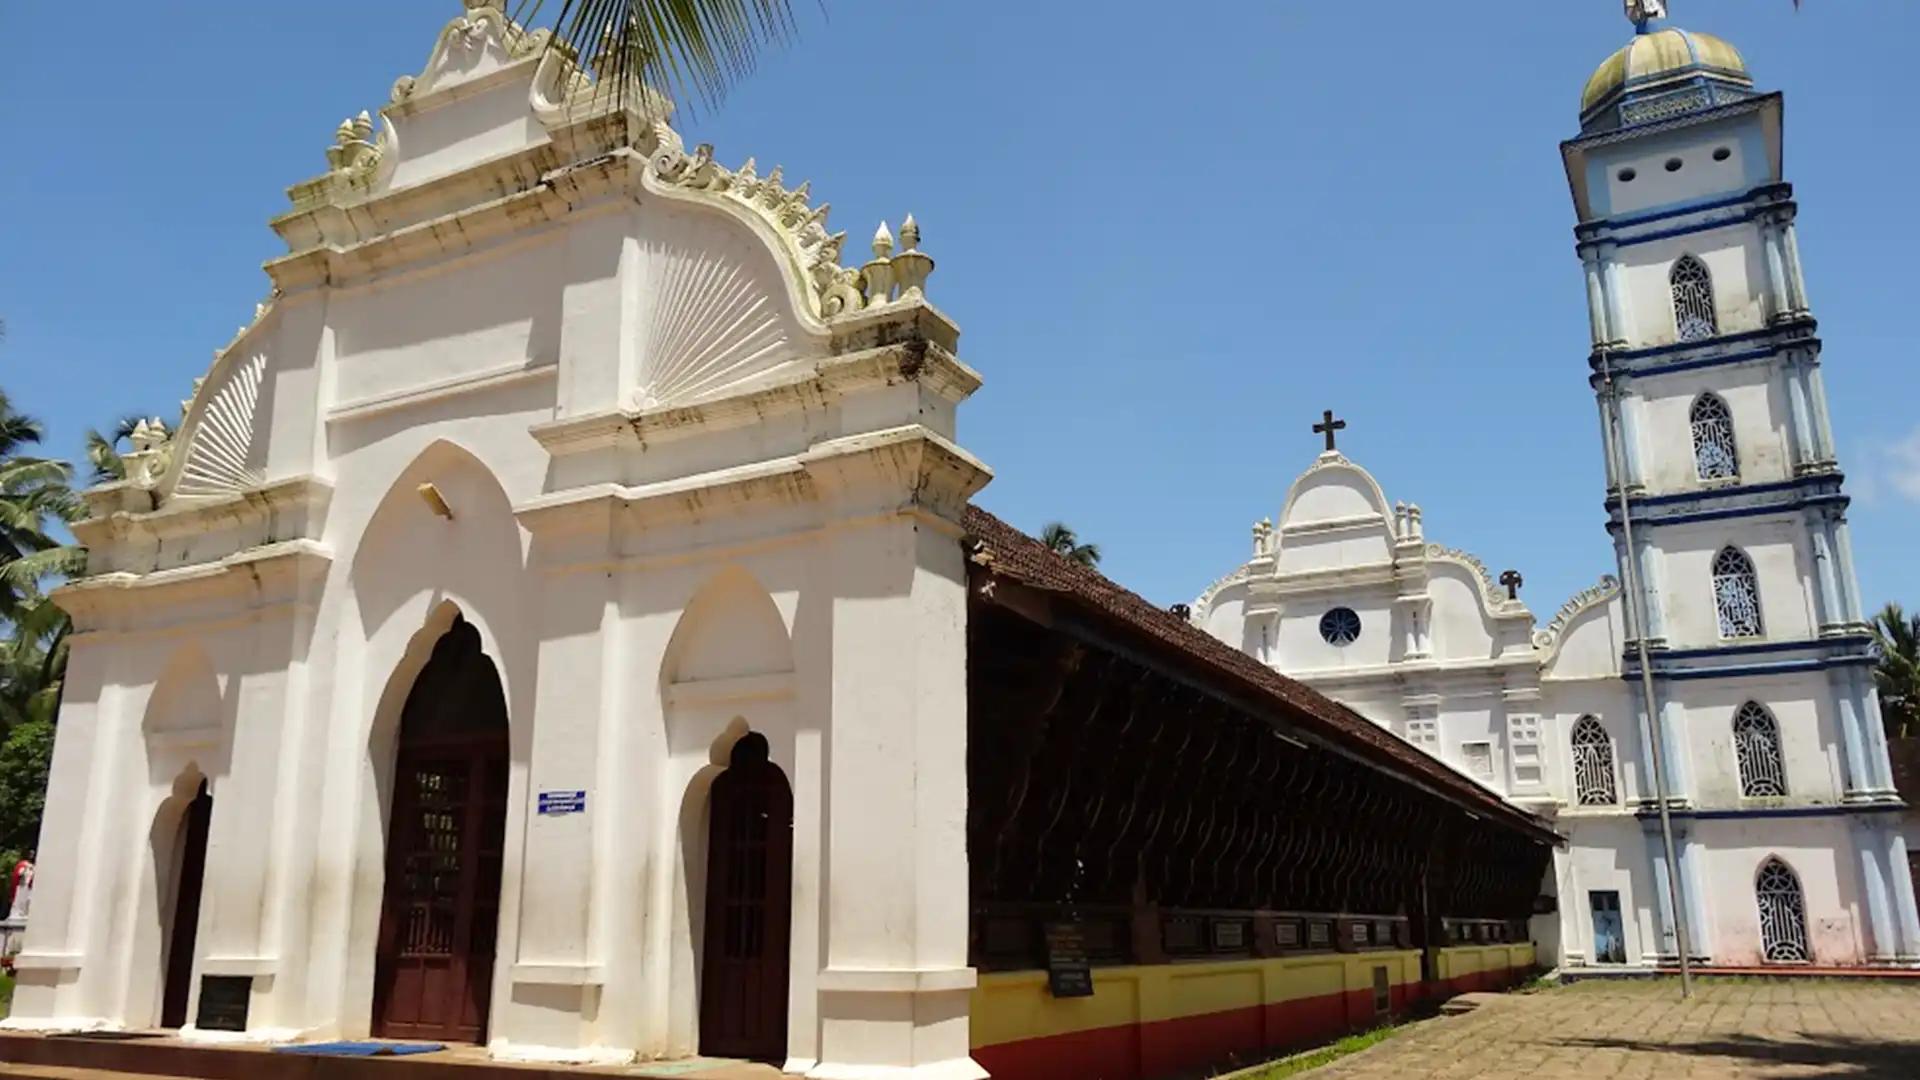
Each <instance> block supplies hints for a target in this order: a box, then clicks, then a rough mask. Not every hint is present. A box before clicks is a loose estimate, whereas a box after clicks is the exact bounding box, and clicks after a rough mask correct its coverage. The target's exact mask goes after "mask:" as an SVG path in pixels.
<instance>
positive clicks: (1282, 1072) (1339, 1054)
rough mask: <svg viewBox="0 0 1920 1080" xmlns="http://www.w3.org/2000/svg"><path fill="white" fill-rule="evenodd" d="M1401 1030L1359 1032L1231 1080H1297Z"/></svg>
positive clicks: (1392, 1026) (1387, 1028) (1390, 1027)
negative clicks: (1285, 1079)
mask: <svg viewBox="0 0 1920 1080" xmlns="http://www.w3.org/2000/svg"><path fill="white" fill-rule="evenodd" d="M1403 1028H1404V1025H1401V1024H1388V1025H1386V1026H1384V1027H1377V1028H1374V1029H1373V1030H1372V1031H1363V1032H1361V1033H1360V1034H1358V1035H1349V1036H1347V1037H1346V1038H1344V1039H1341V1040H1340V1041H1339V1042H1336V1043H1333V1044H1331V1045H1329V1046H1323V1047H1321V1048H1320V1049H1318V1050H1311V1051H1308V1052H1307V1053H1304V1054H1298V1055H1295V1056H1293V1057H1290V1058H1287V1059H1285V1060H1283V1061H1276V1062H1274V1063H1273V1064H1271V1065H1267V1066H1264V1067H1261V1068H1253V1069H1248V1070H1246V1071H1245V1072H1238V1073H1234V1074H1233V1076H1232V1080H1281V1078H1282V1077H1287V1076H1298V1075H1299V1074H1301V1073H1303V1072H1306V1071H1307V1070H1308V1069H1317V1068H1319V1067H1320V1066H1322V1065H1326V1064H1329V1063H1331V1062H1334V1061H1338V1060H1339V1059H1341V1058H1343V1057H1346V1056H1347V1055H1348V1054H1357V1053H1359V1052H1360V1051H1362V1050H1365V1049H1366V1048H1368V1047H1369V1046H1375V1045H1377V1044H1379V1043H1383V1042H1385V1041H1387V1040H1388V1039H1391V1038H1393V1037H1394V1036H1395V1035H1398V1034H1399V1033H1400V1032H1401V1031H1402V1030H1403Z"/></svg>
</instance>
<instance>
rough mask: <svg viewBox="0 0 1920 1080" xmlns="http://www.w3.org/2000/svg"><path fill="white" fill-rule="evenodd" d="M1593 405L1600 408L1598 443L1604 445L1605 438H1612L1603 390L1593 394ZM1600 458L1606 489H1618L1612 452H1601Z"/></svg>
mask: <svg viewBox="0 0 1920 1080" xmlns="http://www.w3.org/2000/svg"><path fill="white" fill-rule="evenodd" d="M1594 405H1595V406H1596V407H1597V408H1598V409H1599V410H1600V445H1601V446H1602V447H1605V446H1606V445H1607V440H1609V439H1611V438H1613V432H1612V430H1611V425H1609V424H1608V423H1607V397H1606V392H1605V391H1602V392H1600V393H1598V394H1595V395H1594ZM1600 460H1601V464H1602V465H1603V466H1604V467H1605V469H1606V475H1607V490H1608V491H1609V492H1612V491H1618V490H1619V489H1620V478H1619V477H1618V476H1616V475H1614V471H1613V454H1612V453H1611V452H1607V453H1602V454H1601V455H1600Z"/></svg>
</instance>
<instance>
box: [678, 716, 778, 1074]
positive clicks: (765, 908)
mask: <svg viewBox="0 0 1920 1080" xmlns="http://www.w3.org/2000/svg"><path fill="white" fill-rule="evenodd" d="M709 806H710V808H711V812H710V817H709V825H708V838H707V903H706V910H707V916H706V929H705V936H706V942H705V951H704V962H703V964H702V967H701V981H700V1052H701V1053H702V1054H706V1055H708V1056H710V1057H730V1058H746V1059H749V1060H752V1061H767V1062H773V1063H775V1064H779V1063H781V1062H783V1061H785V1060H786V1057H787V977H788V962H789V955H788V942H789V940H790V939H791V935H792V919H793V789H792V787H790V786H789V785H788V784H787V777H786V774H785V773H783V772H781V771H780V766H778V765H775V764H774V763H773V762H772V761H771V760H769V756H768V747H767V740H766V737H765V736H763V735H760V734H757V733H755V734H749V735H747V736H746V737H744V738H742V739H741V740H740V741H739V742H738V743H737V744H735V745H734V748H733V755H732V757H731V758H730V759H729V760H728V763H727V771H726V772H723V773H721V774H720V775H719V776H718V777H716V778H715V779H714V781H713V791H712V794H711V797H710V802H709Z"/></svg>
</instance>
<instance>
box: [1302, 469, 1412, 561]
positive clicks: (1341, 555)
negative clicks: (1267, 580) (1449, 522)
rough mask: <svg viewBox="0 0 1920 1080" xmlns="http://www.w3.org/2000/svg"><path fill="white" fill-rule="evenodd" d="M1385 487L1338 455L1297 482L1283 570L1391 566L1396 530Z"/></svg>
mask: <svg viewBox="0 0 1920 1080" xmlns="http://www.w3.org/2000/svg"><path fill="white" fill-rule="evenodd" d="M1389 511H1390V508H1389V507H1388V505H1387V500H1386V496H1385V495H1384V494H1382V492H1381V490H1380V485H1379V484H1378V483H1376V482H1375V481H1374V479H1373V477H1372V476H1369V475H1368V474H1367V472H1366V470H1364V469H1362V468H1360V467H1359V466H1357V465H1354V464H1352V463H1350V462H1348V461H1347V460H1346V459H1345V458H1342V457H1339V456H1338V455H1331V456H1329V455H1322V457H1321V460H1320V461H1318V462H1316V463H1315V464H1314V466H1313V467H1312V468H1310V469H1308V470H1307V471H1306V472H1305V473H1304V474H1302V475H1301V476H1300V478H1299V479H1298V480H1296V481H1294V485H1293V489H1292V490H1291V491H1290V492H1288V495H1287V505H1286V508H1285V509H1284V510H1282V511H1281V514H1280V550H1279V572H1280V573H1281V574H1283V575H1285V574H1294V573H1308V572H1312V571H1315V570H1326V569H1334V568H1345V567H1355V566H1366V565H1372V564H1384V563H1390V562H1391V561H1392V560H1393V531H1392V518H1391V516H1390V512H1389Z"/></svg>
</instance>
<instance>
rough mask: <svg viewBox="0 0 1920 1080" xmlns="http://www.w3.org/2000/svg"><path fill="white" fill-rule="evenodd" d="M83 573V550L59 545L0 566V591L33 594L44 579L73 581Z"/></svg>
mask: <svg viewBox="0 0 1920 1080" xmlns="http://www.w3.org/2000/svg"><path fill="white" fill-rule="evenodd" d="M86 569H87V549H86V548H82V547H73V546H72V545H67V544H62V545H60V546H58V547H50V548H47V549H46V550H44V551H35V552H32V553H31V554H27V555H22V556H20V557H19V558H17V559H12V560H10V561H8V562H7V563H6V564H5V565H0V587H4V588H7V589H11V590H14V591H15V592H16V593H19V594H22V595H24V594H29V593H37V592H38V591H39V588H40V583H41V582H43V581H46V580H47V579H48V578H54V577H73V576H75V575H78V574H83V573H85V572H86Z"/></svg>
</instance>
